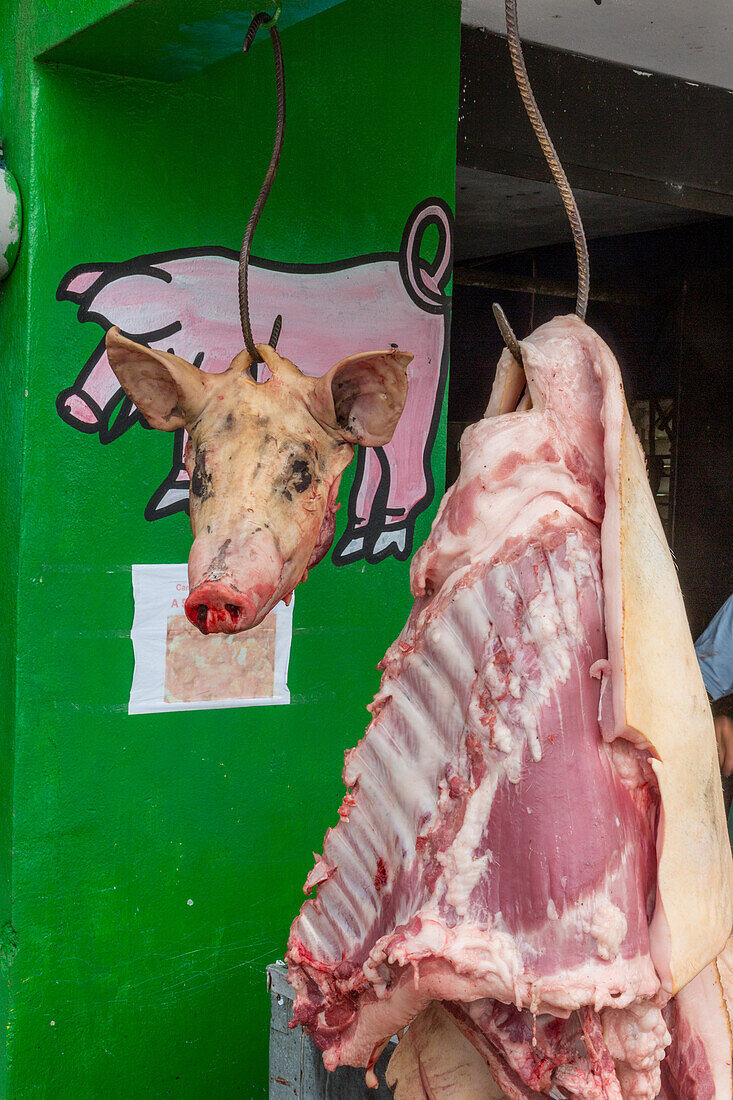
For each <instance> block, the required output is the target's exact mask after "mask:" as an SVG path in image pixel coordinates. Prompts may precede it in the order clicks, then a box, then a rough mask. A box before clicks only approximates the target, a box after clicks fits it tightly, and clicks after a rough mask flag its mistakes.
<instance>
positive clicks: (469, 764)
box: [288, 317, 731, 1100]
mask: <svg viewBox="0 0 733 1100" xmlns="http://www.w3.org/2000/svg"><path fill="white" fill-rule="evenodd" d="M522 349H523V357H524V367H525V370H526V382H527V387H528V392H529V397H530V399H531V402H530V400H528V399H527V398H526V397H525V398H522V399H521V400H520V401H519V411H515V407H516V406H517V401H518V399H519V398H520V394H521V392H522V388H523V385H524V376H523V374H522V372H521V368H520V367H519V365H518V364H516V363H515V362H514V360H513V359H512V358H511V356H509V354H508V353H505V354H504V356H503V358H502V361H501V363H500V366H499V370H498V372H497V380H496V383H495V387H494V391H493V393H492V399H491V401H490V404H489V408H488V410H487V415H486V417H485V418H484V419H483V420H481V421H480V422H479V423H478V424H476V425H474V426H473V427H472V428H469V429H468V431H467V432H466V433H465V435H464V437H463V440H462V445H461V450H462V469H461V474H460V477H459V479H458V481H457V482H456V484H455V485H454V486H453V487H452V489H451V490H450V491H449V492H448V493H447V494H446V496H445V497H444V499H443V502H442V504H441V506H440V509H439V511H438V515H437V517H436V520H435V522H434V525H433V529H432V532H431V534H430V537H429V538H428V540H427V542H426V543H425V545H424V546H423V547H422V548H421V550H420V551H418V553H417V555H416V557H415V560H414V562H413V567H412V588H413V594H414V595H415V597H416V600H415V605H414V607H413V610H412V613H411V615H410V617H409V619H408V622H407V624H406V626H405V628H404V630H403V631H402V633H401V635H400V637H399V638H398V639H397V641H396V642H395V643H394V644H393V646H392V647H391V648H390V649H389V651H388V652H387V654H386V656H385V658H384V660H383V662H382V664H381V667H382V669H383V678H382V683H381V687H380V690H379V692H378V694H377V696H376V697H375V700H374V702H373V704H372V706H371V708H370V709H371V710H372V716H373V717H372V722H371V724H370V726H369V728H368V730H367V733H366V735H365V737H364V738H363V739H362V740H361V742H360V743H359V744H358V745H357V747H356V748H355V749H354V750H352V751H351V752H350V753H348V754H347V757H346V764H345V768H344V783H345V784H346V787H347V794H346V796H345V798H344V801H343V804H342V806H341V809H340V811H339V813H340V817H341V821H340V823H339V824H338V825H337V826H336V827H335V828H334V829H331V830H329V832H328V833H327V835H326V838H325V843H324V848H323V855H322V856H321V857H319V858H318V859H317V860H316V864H315V867H314V869H313V871H312V872H311V874H310V875H309V876H308V879H307V881H306V887H305V889H306V892H310V891H311V890H312V889H313V888H314V887H318V892H317V897H316V898H311V899H309V900H308V901H306V902H305V904H304V906H303V908H302V910H301V913H300V916H299V917H298V918H297V920H296V921H295V923H294V925H293V928H292V931H291V936H290V941H289V945H288V960H289V964H290V972H289V979H290V982H291V984H292V985H293V986H294V988H295V990H296V993H297V997H296V1005H295V1015H294V1023H303V1024H305V1025H306V1026H307V1028H308V1029H309V1031H310V1032H311V1033H312V1034H313V1036H314V1038H315V1040H316V1042H317V1043H318V1045H319V1046H320V1047H321V1049H322V1050H323V1052H324V1062H325V1064H326V1066H327V1067H328V1068H334V1067H335V1066H337V1065H340V1064H343V1063H347V1064H353V1065H368V1064H369V1062H370V1059H371V1058H372V1054H373V1051H374V1050H375V1049H376V1048H377V1047H378V1046H379V1044H380V1043H381V1042H382V1041H383V1040H384V1039H385V1038H386V1037H388V1036H389V1035H391V1034H392V1033H393V1032H395V1031H396V1030H398V1029H399V1028H401V1027H403V1026H404V1025H405V1024H406V1023H409V1021H410V1020H412V1019H414V1018H415V1017H416V1015H417V1014H418V1013H420V1012H421V1011H422V1010H423V1009H424V1008H425V1007H426V1006H427V1005H428V1004H429V1002H431V1001H433V1000H441V1001H444V1002H447V1005H446V1007H447V1008H448V1009H449V1010H450V1012H451V1013H453V1015H454V1018H455V1021H456V1023H457V1024H458V1026H459V1027H460V1028H461V1030H463V1032H464V1034H465V1035H467V1037H468V1038H469V1039H470V1040H471V1042H472V1043H473V1044H474V1045H475V1046H476V1048H477V1049H479V1050H480V1051H481V1052H482V1053H483V1055H484V1057H485V1059H486V1061H487V1064H488V1065H489V1066H490V1069H491V1072H492V1074H493V1076H494V1078H495V1080H496V1082H497V1083H498V1084H499V1085H500V1086H501V1087H502V1088H503V1090H504V1091H505V1093H506V1094H507V1095H508V1096H518V1097H521V1098H523V1100H524V1098H529V1097H534V1096H538V1095H540V1096H541V1095H553V1094H554V1095H561V1094H560V1093H557V1092H555V1093H553V1091H552V1090H553V1089H555V1090H557V1089H559V1088H561V1089H563V1090H564V1094H565V1095H568V1096H578V1097H586V1098H592V1097H595V1096H597V1097H598V1098H599V1100H601V1098H603V1100H613V1098H614V1097H616V1098H619V1100H620V1098H621V1097H623V1098H624V1100H627V1098H628V1100H630V1098H632V1097H633V1098H634V1100H654V1098H655V1097H656V1096H657V1094H658V1092H659V1089H660V1064H661V1062H662V1059H663V1058H664V1052H665V1049H666V1047H667V1046H668V1045H669V1043H670V1033H669V1030H668V1028H667V1024H666V1022H665V1019H664V1017H663V1015H662V1009H663V1008H664V1005H665V1004H666V1002H667V1001H668V1000H669V996H670V994H672V993H673V992H675V991H676V988H678V987H679V986H680V985H683V984H684V983H685V981H689V979H690V977H692V976H694V973H698V972H699V971H700V970H702V969H703V967H704V966H705V965H706V964H707V963H709V962H710V960H711V959H712V958H713V957H714V956H715V955H716V954H717V952H718V951H719V950H720V949H721V947H722V945H723V942H724V941H725V938H726V936H727V932H728V931H729V930H730V926H731V908H730V898H729V895H730V867H729V863H730V857H729V855H728V854H727V853H724V854H723V853H722V851H721V829H722V824H721V822H722V815H721V813H720V811H719V809H718V808H716V806H715V805H714V804H713V803H714V800H713V802H711V803H710V808H709V810H707V811H704V814H703V816H704V817H705V813H706V814H707V816H706V817H705V819H704V821H703V824H702V826H700V825H699V823H697V822H696V824H695V826H694V828H693V832H694V833H695V839H696V840H697V838H698V837H700V836H702V835H705V836H706V837H707V839H708V841H710V842H711V844H710V847H711V848H712V852H711V853H708V854H707V855H706V857H705V861H706V865H709V864H710V862H711V860H712V861H713V863H714V865H715V867H716V868H717V880H716V883H715V884H714V886H715V889H714V896H713V904H714V907H715V911H714V912H713V914H712V915H711V918H710V921H709V926H708V929H707V930H705V929H703V930H702V931H700V930H698V931H697V933H696V939H695V937H694V936H691V935H690V934H689V931H688V932H687V933H686V932H685V929H686V927H687V925H686V924H685V922H684V921H683V922H682V924H683V927H682V930H681V931H680V928H679V927H678V926H679V924H680V920H679V918H680V912H681V910H680V907H679V906H675V904H674V899H673V896H672V887H671V886H669V885H667V881H668V880H671V879H672V877H673V873H674V862H675V861H678V860H679V859H680V855H681V849H680V847H679V837H680V829H679V820H678V819H679V817H680V816H684V814H683V813H680V812H678V811H679V806H678V805H677V804H676V803H675V797H677V798H678V799H679V797H680V796H679V791H680V777H679V774H678V772H676V771H675V768H674V764H673V762H672V761H670V760H668V759H666V757H662V758H661V759H660V754H659V751H658V746H657V744H656V743H655V741H654V740H653V738H652V737H650V736H647V733H646V728H645V725H644V722H643V721H640V720H638V719H637V712H638V709H639V705H638V704H637V702H636V698H637V697H636V696H634V694H633V691H631V690H630V689H629V688H628V682H627V681H628V678H627V677H626V667H627V665H628V663H629V659H630V656H629V653H628V648H626V649H624V645H625V643H626V639H625V638H624V631H625V630H626V631H627V632H631V633H633V630H636V631H637V633H638V634H643V630H642V629H641V628H640V627H639V625H638V621H637V620H636V619H633V617H632V618H629V616H628V615H627V614H626V607H625V604H624V600H626V602H628V597H627V591H628V589H629V585H630V584H632V583H633V584H636V585H637V586H638V585H639V584H640V583H641V579H642V574H643V564H642V568H639V566H638V563H636V566H637V567H636V571H635V573H634V574H633V576H632V578H631V580H630V579H629V569H628V561H629V558H630V557H632V558H633V553H632V551H633V546H632V547H631V549H629V537H628V533H627V537H626V544H625V545H624V543H623V539H622V540H621V543H620V544H619V540H618V539H616V541H615V542H614V539H613V537H612V535H609V530H608V523H609V517H611V523H612V524H613V525H615V528H616V530H617V532H618V530H619V529H621V530H622V533H623V531H624V521H625V518H626V517H627V515H628V507H629V500H631V504H632V505H636V508H637V513H638V514H637V521H638V522H639V523H641V522H642V521H646V516H645V514H643V509H641V513H640V506H639V505H638V501H637V499H636V497H635V496H634V492H633V491H631V490H629V487H628V485H629V484H631V482H632V481H633V479H630V475H629V471H631V474H633V473H634V470H635V467H634V465H633V463H634V462H635V461H638V457H635V454H637V455H638V443H636V448H637V452H634V451H633V449H631V450H630V448H632V447H633V440H632V439H631V438H630V437H629V434H628V432H629V429H628V426H627V423H626V420H625V419H624V414H625V404H624V401H623V391H622V389H621V383H620V376H619V373H618V367H617V365H616V363H615V360H614V359H613V357H612V356H611V353H610V352H609V351H608V349H607V348H606V346H605V345H604V344H603V343H602V341H600V340H599V338H598V337H597V336H596V335H595V334H594V333H593V332H592V331H591V330H590V329H589V328H587V326H585V325H584V324H583V323H582V322H580V321H579V320H578V319H577V318H575V317H572V318H557V319H556V320H555V321H553V322H550V324H548V325H545V326H543V327H542V328H541V329H539V330H538V331H537V332H536V333H535V334H534V335H533V336H532V337H531V338H530V339H529V340H527V341H525V342H523V344H522ZM530 404H531V407H530ZM625 415H626V419H628V414H625ZM624 448H626V451H627V452H628V454H627V456H626V458H625V459H624V458H623V456H622V451H623V449H624ZM629 455H630V457H629ZM642 469H643V460H642ZM624 479H626V480H624ZM632 489H633V490H634V491H636V486H635V485H632ZM646 492H647V494H648V487H647V489H646ZM637 496H638V493H637ZM652 507H653V504H652ZM639 514H641V519H639ZM650 522H652V523H653V521H650ZM631 542H633V538H632V539H631ZM665 549H666V547H665ZM667 554H668V551H667ZM647 557H649V555H648V554H647ZM651 557H652V558H653V554H652V555H651ZM611 601H615V603H618V602H619V601H620V602H621V603H622V604H624V606H622V609H621V611H620V612H619V609H618V607H615V606H614V608H613V609H612V610H611V611H609V603H610V602H611ZM680 602H681V601H680ZM651 603H652V605H653V603H654V600H653V597H652V599H651ZM609 620H612V622H609ZM619 631H620V634H621V637H620V638H619ZM643 641H644V639H643V638H642V642H638V643H637V644H639V645H642V643H643ZM657 660H658V661H659V659H658V658H657ZM619 680H620V681H621V683H620V685H619ZM693 686H694V685H693ZM633 687H634V685H633V684H632V688H633ZM635 706H636V708H637V709H636V710H635V709H634V707H635ZM641 709H642V710H643V707H642V708H641ZM642 718H644V716H643V715H642ZM658 726H659V723H658V722H656V721H654V722H651V723H650V724H649V729H650V730H651V731H652V732H656V731H657V729H658ZM704 734H705V735H710V737H711V734H710V731H709V730H705V731H704ZM701 736H702V735H701ZM710 737H709V739H710ZM678 738H679V731H678ZM703 742H704V737H703ZM666 747H667V743H665V749H666ZM693 748H694V749H695V750H697V748H698V746H697V745H695V746H693ZM711 748H712V749H713V750H714V745H707V749H708V750H710V749H711ZM683 755H684V754H683ZM698 755H699V752H698ZM709 758H710V751H708V752H707V755H706V756H705V755H704V754H703V763H704V764H705V766H707V764H706V762H707V761H708V760H709ZM699 766H700V765H699V763H698V768H699ZM660 789H661V793H662V800H663V799H664V794H665V789H666V790H667V791H669V792H671V793H670V797H669V800H668V801H662V802H660ZM704 794H705V792H703V795H704ZM708 794H709V792H708ZM693 795H694V792H693ZM689 801H690V800H689V799H688V802H689ZM708 801H709V802H710V799H709V798H708ZM698 809H699V799H698V800H697V801H696V800H695V797H693V798H692V802H691V805H689V806H688V807H687V808H686V812H687V813H688V815H689V813H690V812H692V813H697V811H698ZM660 814H661V815H664V816H663V818H662V820H663V821H664V823H665V832H666V834H667V835H668V837H670V836H671V837H672V838H673V839H674V841H675V843H673V844H672V848H673V853H672V854H673V864H672V869H671V871H670V869H669V868H668V867H667V866H666V865H665V864H664V858H665V843H664V836H663V835H662V830H660V829H659V828H658V824H659V821H660ZM706 830H707V832H706ZM675 844H676V845H677V846H676V847H675ZM726 860H727V862H726ZM662 871H664V876H665V889H666V890H667V893H666V894H665V896H664V899H663V900H664V904H663V905H662V904H661V902H660V890H659V889H658V883H659V882H661V873H662ZM696 873H697V874H699V868H698V869H697V872H696ZM686 876H687V879H686V881H687V880H694V872H693V874H690V872H689V871H687V872H686ZM696 885H697V888H698V893H699V884H696ZM726 889H727V890H728V895H726V892H725V891H726ZM721 899H722V900H721ZM685 919H686V920H687V918H685ZM687 924H689V920H687ZM650 925H651V928H652V938H651V939H650ZM685 934H687V936H688V939H687V941H686V942H684V943H683V945H682V947H681V948H680V942H681V937H682V939H684V935H685ZM690 971H692V972H693V973H690ZM672 1022H673V1023H674V1021H672ZM693 1026H694V1024H693ZM413 1045H416V1044H413ZM701 1049H702V1050H703V1054H704V1055H705V1057H707V1056H708V1054H709V1055H710V1058H711V1059H715V1057H717V1055H716V1054H715V1051H714V1050H711V1051H708V1048H707V1047H706V1045H705V1042H704V1041H702V1040H701ZM713 1072H714V1067H712V1069H711V1073H713ZM426 1095H427V1093H426ZM672 1095H673V1094H672ZM711 1096H715V1097H721V1098H722V1097H723V1096H724V1093H723V1092H720V1093H712V1094H711ZM725 1100H729V1097H728V1096H726V1097H725Z"/></svg>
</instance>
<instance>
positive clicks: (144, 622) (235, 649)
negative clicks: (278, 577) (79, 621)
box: [128, 565, 294, 714]
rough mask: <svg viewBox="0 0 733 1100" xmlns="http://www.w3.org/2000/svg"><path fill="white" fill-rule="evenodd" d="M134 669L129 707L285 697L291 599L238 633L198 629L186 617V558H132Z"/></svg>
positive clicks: (269, 701)
mask: <svg viewBox="0 0 733 1100" xmlns="http://www.w3.org/2000/svg"><path fill="white" fill-rule="evenodd" d="M132 593H133V597H134V600H135V616H134V619H133V623H132V631H131V637H132V645H133V649H134V651H135V671H134V673H133V677H132V688H131V690H130V705H129V707H128V713H129V714H150V713H153V712H157V711H166V710H207V709H210V708H218V707H261V706H272V705H273V704H282V703H289V702H290V692H289V691H288V683H287V680H288V662H289V660H290V645H291V642H292V636H293V602H294V601H291V603H290V606H289V607H286V606H285V604H284V603H279V604H277V606H276V607H275V608H273V610H272V611H271V612H270V614H269V615H268V616H267V618H266V619H264V621H263V622H261V623H260V625H259V626H256V627H254V629H253V630H247V631H245V632H244V633H243V634H209V635H203V634H201V633H200V632H199V631H198V630H197V629H196V627H195V626H193V625H192V624H191V623H190V622H189V621H188V619H187V618H186V614H185V611H184V609H183V605H184V603H185V600H186V596H187V595H188V567H187V566H186V565H133V567H132Z"/></svg>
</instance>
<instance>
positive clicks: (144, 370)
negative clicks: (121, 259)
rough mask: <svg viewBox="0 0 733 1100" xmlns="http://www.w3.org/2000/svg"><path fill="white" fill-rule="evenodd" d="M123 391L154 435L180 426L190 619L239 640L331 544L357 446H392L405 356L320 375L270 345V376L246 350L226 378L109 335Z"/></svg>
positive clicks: (376, 358)
mask: <svg viewBox="0 0 733 1100" xmlns="http://www.w3.org/2000/svg"><path fill="white" fill-rule="evenodd" d="M106 342H107V354H108V357H109V362H110V364H111V366H112V369H113V370H114V372H115V374H116V375H117V377H118V379H119V381H120V385H121V386H122V388H123V389H124V391H125V393H126V394H127V395H128V397H130V398H131V400H132V401H133V402H134V403H135V405H137V407H138V409H139V410H140V412H141V413H142V414H143V416H144V417H145V418H146V420H147V421H148V423H149V424H150V425H151V427H153V428H160V429H162V430H163V431H175V430H176V429H177V428H182V427H185V428H186V430H187V432H188V435H189V439H188V443H187V445H186V468H187V470H188V474H189V477H190V479H191V490H190V512H191V528H192V530H193V537H194V541H193V546H192V548H191V554H190V557H189V560H188V577H189V595H188V599H187V600H186V615H187V616H188V618H189V619H190V621H191V622H192V623H194V624H195V625H196V626H197V627H198V628H199V630H201V632H202V633H203V634H211V633H215V632H224V633H228V634H234V633H237V632H239V631H242V630H248V629H250V627H253V626H256V625H257V624H258V623H260V622H262V620H263V619H264V617H265V615H267V613H268V611H270V610H271V609H272V608H273V607H274V606H275V604H276V603H277V602H278V601H279V600H282V599H287V598H288V597H289V596H290V594H291V593H292V591H293V589H294V588H295V586H296V585H297V584H298V583H299V582H300V581H302V580H305V579H306V577H307V575H308V570H309V569H310V568H312V566H314V565H316V564H317V563H318V562H319V561H320V560H321V558H322V557H323V556H324V555H325V554H326V552H327V550H328V548H329V547H330V545H331V542H332V541H333V536H334V529H335V515H336V511H337V509H338V503H337V499H336V498H337V496H338V488H339V482H340V480H341V474H342V473H343V471H344V469H345V468H346V466H348V464H349V462H350V461H351V459H352V457H353V454H354V446H355V444H357V443H361V444H362V445H363V446H366V447H380V446H383V445H384V444H385V443H388V442H389V441H390V439H391V438H392V433H393V432H394V430H395V427H396V425H397V421H398V420H399V418H400V414H401V412H402V409H403V407H404V404H405V398H406V396H407V374H406V369H407V365H408V363H409V362H410V360H411V359H412V356H411V355H408V354H406V353H405V352H402V351H398V350H392V351H373V352H366V353H364V354H362V355H352V356H350V357H349V358H348V359H344V360H342V361H341V362H340V363H337V364H336V366H334V367H332V368H331V369H330V370H329V371H328V372H327V373H326V374H325V375H323V376H322V377H320V378H312V377H310V376H308V375H305V374H302V373H301V372H300V371H299V370H298V368H297V367H296V366H295V365H294V364H293V363H291V362H290V361H289V360H287V359H283V358H282V357H281V356H280V355H278V354H277V352H276V351H275V350H274V349H273V348H271V347H270V346H269V345H267V344H258V345H257V349H258V351H259V353H260V355H261V356H262V359H263V360H264V362H265V364H266V365H267V367H268V368H269V371H270V374H271V377H269V378H268V379H267V381H265V382H255V381H254V379H253V378H252V376H251V374H250V371H249V367H250V364H251V358H250V356H249V354H248V353H247V352H246V351H242V352H240V353H239V355H237V356H236V357H235V358H234V359H233V361H232V363H231V366H230V367H229V369H228V370H226V371H224V372H223V373H222V374H207V373H205V372H204V371H201V370H199V368H198V367H195V366H193V365H192V364H191V363H188V362H186V360H185V359H179V358H178V356H176V355H172V354H170V353H168V352H163V351H158V350H156V349H154V348H148V347H145V346H143V345H142V344H136V343H135V342H134V341H132V340H129V339H128V338H127V337H126V336H123V335H122V333H121V332H120V330H119V329H117V328H111V329H110V330H109V332H108V333H107V341H106Z"/></svg>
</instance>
